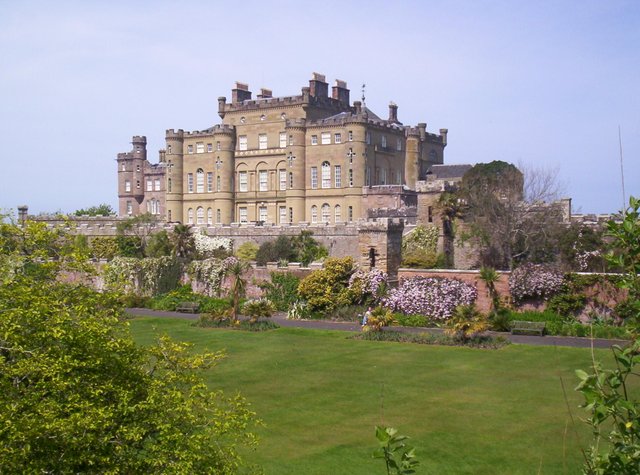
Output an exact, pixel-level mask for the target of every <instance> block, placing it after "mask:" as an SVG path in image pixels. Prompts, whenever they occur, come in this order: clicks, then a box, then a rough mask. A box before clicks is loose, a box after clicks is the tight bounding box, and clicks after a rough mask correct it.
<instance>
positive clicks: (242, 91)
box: [231, 81, 251, 103]
mask: <svg viewBox="0 0 640 475" xmlns="http://www.w3.org/2000/svg"><path fill="white" fill-rule="evenodd" d="M250 99H251V91H250V90H249V85H248V84H245V83H243V82H237V81H236V87H235V88H234V89H232V90H231V102H233V103H236V102H242V101H248V100H250Z"/></svg>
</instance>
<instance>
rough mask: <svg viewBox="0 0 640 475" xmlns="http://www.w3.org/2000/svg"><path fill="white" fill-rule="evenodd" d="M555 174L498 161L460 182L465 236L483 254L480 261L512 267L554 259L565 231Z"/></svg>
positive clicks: (477, 168) (474, 170)
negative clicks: (521, 168) (555, 201)
mask: <svg viewBox="0 0 640 475" xmlns="http://www.w3.org/2000/svg"><path fill="white" fill-rule="evenodd" d="M554 176H555V175H554V173H553V172H552V171H546V170H541V169H528V170H526V174H524V175H523V173H522V172H521V171H520V170H518V168H516V167H515V166H514V165H512V164H509V163H506V162H501V161H494V162H491V163H486V164H485V163H480V164H478V165H475V166H474V167H472V168H471V169H470V170H469V171H468V172H467V173H465V175H464V176H463V178H462V182H461V185H460V190H459V196H460V199H461V200H462V203H463V210H462V213H463V217H464V222H465V224H466V225H467V227H468V231H467V234H466V236H463V237H466V238H468V239H471V240H472V241H473V243H474V244H476V245H477V246H478V248H479V251H480V263H481V264H482V265H484V266H490V267H494V268H497V269H512V268H513V267H514V264H516V263H518V262H523V261H530V262H548V261H552V260H554V259H555V258H556V255H557V251H556V247H557V245H556V241H555V239H556V237H557V235H558V234H559V233H558V229H559V228H561V227H563V226H564V225H563V224H562V221H563V215H562V213H563V210H562V209H561V207H560V206H559V204H558V203H554V200H555V199H556V198H557V196H558V186H557V185H556V182H555V180H554Z"/></svg>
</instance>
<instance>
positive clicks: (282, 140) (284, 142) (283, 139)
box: [280, 132, 287, 148]
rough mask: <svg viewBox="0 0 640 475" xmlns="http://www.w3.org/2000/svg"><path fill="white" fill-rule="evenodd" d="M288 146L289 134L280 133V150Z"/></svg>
mask: <svg viewBox="0 0 640 475" xmlns="http://www.w3.org/2000/svg"><path fill="white" fill-rule="evenodd" d="M286 146H287V134H286V132H280V148H285V147H286Z"/></svg>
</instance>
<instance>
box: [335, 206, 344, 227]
mask: <svg viewBox="0 0 640 475" xmlns="http://www.w3.org/2000/svg"><path fill="white" fill-rule="evenodd" d="M333 214H334V222H336V223H341V222H342V207H341V206H340V205H336V207H335V208H334V213H333Z"/></svg>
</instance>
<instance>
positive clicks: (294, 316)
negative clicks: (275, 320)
mask: <svg viewBox="0 0 640 475" xmlns="http://www.w3.org/2000/svg"><path fill="white" fill-rule="evenodd" d="M310 315H311V310H310V309H309V306H308V305H307V302H305V301H304V300H296V301H295V302H293V304H291V307H290V308H289V311H288V312H287V320H306V319H307V318H309V317H310Z"/></svg>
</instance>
